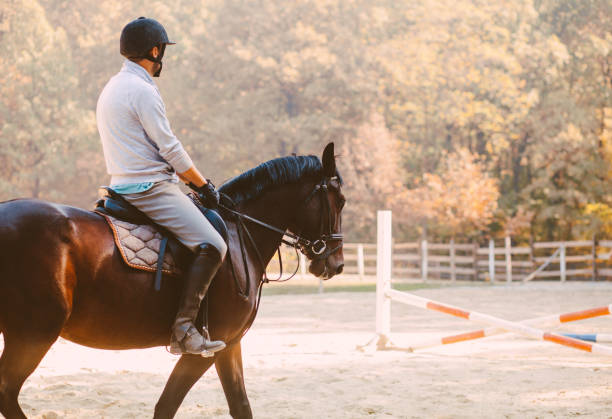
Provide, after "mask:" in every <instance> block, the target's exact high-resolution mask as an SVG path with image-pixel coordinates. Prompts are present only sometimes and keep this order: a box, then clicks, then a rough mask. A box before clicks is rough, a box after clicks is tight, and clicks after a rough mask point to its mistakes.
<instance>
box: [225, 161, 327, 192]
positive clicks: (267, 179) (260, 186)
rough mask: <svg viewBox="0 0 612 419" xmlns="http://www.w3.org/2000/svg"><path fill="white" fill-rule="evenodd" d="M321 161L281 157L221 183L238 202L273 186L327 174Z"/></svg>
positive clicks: (319, 177)
mask: <svg viewBox="0 0 612 419" xmlns="http://www.w3.org/2000/svg"><path fill="white" fill-rule="evenodd" d="M322 169H323V167H322V165H321V160H319V158H318V157H316V156H290V157H280V158H277V159H273V160H270V161H267V162H265V163H262V164H260V165H259V166H257V167H255V168H253V169H251V170H248V171H246V172H244V173H243V174H241V175H238V176H236V177H234V178H232V179H230V180H228V181H226V182H224V183H223V185H221V187H220V188H219V191H221V192H223V193H224V194H226V195H228V196H229V197H230V198H231V199H232V201H234V203H236V204H240V203H243V202H245V201H249V200H251V199H254V198H257V197H258V196H261V195H262V194H263V193H264V192H266V191H267V190H269V189H270V188H272V187H275V186H280V185H286V184H289V183H297V182H298V181H299V180H301V179H302V178H304V177H313V178H318V179H321V178H322V177H323V170H322Z"/></svg>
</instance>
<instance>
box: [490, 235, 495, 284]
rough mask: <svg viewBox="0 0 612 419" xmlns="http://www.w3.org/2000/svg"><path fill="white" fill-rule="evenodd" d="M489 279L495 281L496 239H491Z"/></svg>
mask: <svg viewBox="0 0 612 419" xmlns="http://www.w3.org/2000/svg"><path fill="white" fill-rule="evenodd" d="M489 279H490V280H491V283H494V282H495V240H493V239H489Z"/></svg>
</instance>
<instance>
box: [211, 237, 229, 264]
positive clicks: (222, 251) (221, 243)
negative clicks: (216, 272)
mask: <svg viewBox="0 0 612 419" xmlns="http://www.w3.org/2000/svg"><path fill="white" fill-rule="evenodd" d="M213 245H214V246H215V247H216V248H217V250H218V251H219V255H220V256H221V260H223V259H225V255H226V254H227V244H225V241H224V240H221V241H219V242H218V243H214V244H213Z"/></svg>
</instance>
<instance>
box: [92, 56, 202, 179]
mask: <svg viewBox="0 0 612 419" xmlns="http://www.w3.org/2000/svg"><path fill="white" fill-rule="evenodd" d="M96 119H97V122H98V131H99V132H100V138H101V139H102V148H103V149H104V158H105V160H106V168H107V171H108V173H109V174H110V175H111V183H110V184H111V185H119V184H130V183H141V182H159V181H162V180H168V179H170V180H173V181H178V177H177V175H176V172H178V173H182V172H184V171H186V170H187V169H189V168H190V167H191V166H192V165H193V163H192V161H191V158H190V157H189V155H188V154H187V152H186V151H185V149H184V148H183V145H182V144H181V142H180V141H179V140H178V138H176V136H175V135H174V133H173V132H172V129H171V128H170V123H169V122H168V118H167V117H166V108H165V106H164V102H163V100H162V98H161V95H160V94H159V90H158V89H157V86H156V85H155V82H154V81H153V79H152V78H151V76H150V75H149V73H148V72H147V71H146V70H145V69H144V68H143V67H141V66H140V65H138V64H136V63H134V62H132V61H129V60H126V61H125V62H124V64H123V67H122V68H121V71H120V72H119V73H117V74H116V75H115V76H113V77H112V78H111V79H110V80H109V82H108V83H107V84H106V86H105V87H104V89H103V90H102V93H101V94H100V97H99V98H98V105H97V108H96Z"/></svg>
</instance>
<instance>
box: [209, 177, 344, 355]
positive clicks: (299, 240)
mask: <svg viewBox="0 0 612 419" xmlns="http://www.w3.org/2000/svg"><path fill="white" fill-rule="evenodd" d="M334 179H337V177H332V178H327V177H325V178H323V179H322V180H321V182H320V183H318V184H317V185H316V186H315V188H314V189H313V191H312V192H311V193H310V194H309V195H308V197H307V198H306V200H305V201H304V204H303V205H304V206H306V205H308V203H309V202H310V201H311V200H312V198H313V197H315V196H316V194H317V193H320V194H321V200H322V202H323V206H324V207H325V210H326V211H327V214H326V215H327V217H326V218H327V223H325V220H324V218H323V214H322V213H321V224H320V226H321V227H320V235H319V238H317V239H315V240H310V239H307V238H305V237H303V236H301V235H300V234H294V233H291V232H287V231H286V230H282V229H280V228H278V227H275V226H273V225H270V224H268V223H265V222H263V221H261V220H258V219H256V218H253V217H251V216H249V215H246V214H243V213H241V212H238V211H236V210H234V209H232V208H228V207H227V206H225V205H223V204H219V208H221V209H223V210H225V211H227V212H228V213H230V214H232V215H234V216H235V217H236V226H237V232H238V240H239V242H240V253H241V256H242V263H243V265H244V271H245V274H246V286H245V289H244V290H243V289H242V287H241V286H240V282H239V280H238V275H237V274H236V269H235V266H234V262H233V261H232V258H231V252H227V256H226V258H227V259H228V262H229V265H230V268H231V271H232V276H233V278H234V284H235V286H236V289H237V290H238V293H239V295H240V296H241V297H242V298H243V299H245V300H248V298H249V295H250V293H251V275H250V272H249V265H248V256H247V251H246V241H247V239H248V241H249V243H250V245H251V247H252V248H253V249H254V250H255V254H256V256H257V260H258V262H259V264H260V265H261V269H262V271H263V275H262V277H261V278H260V279H259V282H258V284H257V288H258V289H257V293H256V301H255V310H253V314H252V316H251V318H250V319H249V321H248V323H247V324H248V326H247V327H245V329H244V330H243V332H242V333H241V334H240V335H238V336H236V337H235V338H234V339H232V340H231V341H230V342H228V345H229V344H232V343H234V342H237V341H239V340H240V339H242V337H243V336H244V335H245V334H246V333H247V331H248V330H249V329H250V328H251V325H252V324H253V321H254V320H255V316H256V315H257V312H258V311H259V303H260V301H261V292H262V290H263V284H265V283H268V282H285V281H289V280H290V279H291V278H293V277H294V276H295V275H296V274H297V272H298V270H299V269H300V258H299V256H298V251H300V252H302V253H303V254H304V255H305V256H306V257H307V258H308V259H310V260H321V259H326V258H328V257H329V256H330V255H332V254H334V253H336V252H337V251H338V250H340V248H341V247H342V240H343V239H344V235H343V234H342V233H334V232H333V231H332V230H333V227H334V223H333V217H332V212H331V203H330V201H329V195H328V193H327V192H328V183H329V181H330V180H334ZM222 196H223V199H224V200H227V201H228V202H230V203H231V205H235V204H234V203H233V201H232V199H231V198H230V197H229V196H227V195H226V194H222ZM245 220H246V221H249V222H251V223H253V224H257V225H259V226H261V227H264V228H266V229H268V230H271V231H274V232H276V233H279V234H281V235H282V239H281V244H282V243H284V244H286V245H288V246H291V247H293V248H294V249H295V254H296V256H298V257H297V261H298V264H297V267H296V269H295V271H294V272H293V274H291V275H290V276H289V277H288V278H286V279H282V277H283V259H282V257H281V252H280V245H279V246H278V248H277V249H276V253H277V254H278V262H279V266H280V274H279V277H278V278H277V279H270V278H268V274H267V272H266V263H265V262H264V260H263V257H262V256H261V252H260V251H259V249H258V247H257V244H256V242H255V239H253V236H252V235H251V232H250V231H249V229H248V228H247V226H246V223H245ZM325 224H327V231H325V230H326V229H325ZM285 237H288V238H289V239H291V240H287V239H285ZM330 241H340V244H338V245H337V246H336V247H333V248H330V247H329V246H328V242H330ZM205 303H206V311H205V318H204V322H205V324H207V323H208V298H206V299H205Z"/></svg>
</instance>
